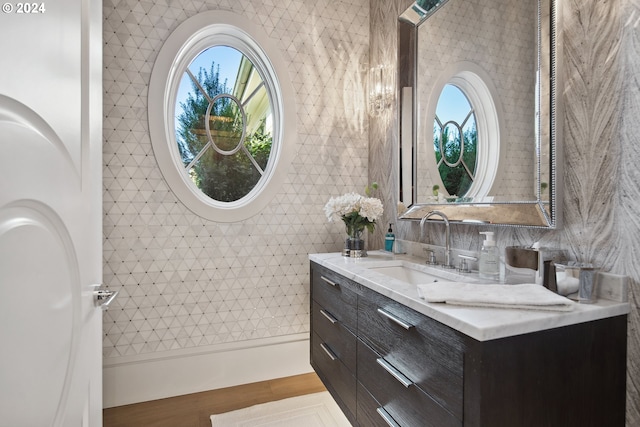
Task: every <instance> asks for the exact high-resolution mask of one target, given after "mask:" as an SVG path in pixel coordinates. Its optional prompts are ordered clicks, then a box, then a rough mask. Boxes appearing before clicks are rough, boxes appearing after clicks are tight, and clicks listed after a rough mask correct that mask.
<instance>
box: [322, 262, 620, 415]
mask: <svg viewBox="0 0 640 427" xmlns="http://www.w3.org/2000/svg"><path fill="white" fill-rule="evenodd" d="M310 260H311V350H310V353H311V365H312V366H313V368H314V369H315V370H316V372H317V373H318V375H319V377H320V378H321V379H322V381H323V383H324V384H325V386H326V387H327V389H328V390H329V391H330V392H331V394H332V395H333V397H334V398H335V400H336V402H337V403H338V404H339V405H340V407H341V408H342V410H343V411H344V413H345V414H346V416H347V417H348V418H349V420H350V421H351V423H352V424H353V425H355V426H357V425H360V426H386V425H391V426H395V425H399V426H437V427H442V426H462V425H464V426H563V427H564V426H589V425H591V426H601V425H607V426H624V424H625V398H626V396H625V393H626V387H625V380H626V347H627V345H626V337H627V333H626V332H627V314H628V312H629V304H628V303H625V302H618V301H607V300H603V299H600V300H599V301H598V303H596V304H592V305H580V304H576V306H575V309H574V310H572V311H570V312H562V313H561V312H545V311H539V310H535V311H534V310H518V309H492V308H480V307H462V306H452V305H447V304H429V303H426V302H425V301H424V300H421V299H420V298H419V296H418V293H417V287H416V284H415V283H410V282H411V279H407V280H406V281H405V280H400V279H397V278H393V277H391V276H387V275H385V274H383V273H381V272H382V271H384V270H383V269H378V268H377V266H387V267H388V266H394V265H395V266H407V265H409V264H412V265H418V264H413V261H416V260H409V259H408V258H406V257H405V258H403V257H401V256H393V255H390V256H388V255H383V254H375V253H373V254H371V255H370V256H369V257H367V258H362V259H350V258H343V257H342V256H341V255H340V254H317V255H310ZM419 268H420V269H421V270H422V272H421V274H422V273H425V272H426V273H432V274H434V276H437V277H439V278H440V279H439V280H441V281H447V280H452V281H454V280H455V281H460V280H461V279H463V278H465V277H461V276H459V275H456V274H453V273H451V272H450V271H436V270H437V269H433V268H432V271H430V270H429V267H427V266H419ZM424 277H427V276H424ZM415 280H420V279H415ZM466 280H467V281H471V282H473V281H474V280H475V279H474V278H473V277H471V276H467V277H466ZM478 286H482V285H481V284H480V283H479V284H478Z"/></svg>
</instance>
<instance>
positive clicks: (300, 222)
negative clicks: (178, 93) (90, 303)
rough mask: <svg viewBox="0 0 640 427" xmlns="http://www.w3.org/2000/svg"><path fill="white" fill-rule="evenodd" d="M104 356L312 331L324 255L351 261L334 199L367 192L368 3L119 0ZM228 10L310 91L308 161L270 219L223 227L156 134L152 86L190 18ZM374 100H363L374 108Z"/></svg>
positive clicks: (301, 116)
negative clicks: (185, 184) (172, 185)
mask: <svg viewBox="0 0 640 427" xmlns="http://www.w3.org/2000/svg"><path fill="white" fill-rule="evenodd" d="M103 8H104V27H103V31H104V75H103V79H104V115H105V117H104V150H103V151H104V196H103V200H104V282H105V283H107V284H109V287H110V288H111V289H114V290H119V291H120V295H119V297H118V299H117V300H116V301H114V303H113V305H112V306H111V308H110V309H109V310H108V311H107V312H106V313H105V316H104V342H103V345H104V356H105V358H107V359H110V360H115V359H117V358H118V357H123V356H132V355H141V356H144V355H145V354H152V353H158V352H163V351H168V350H177V349H189V348H197V347H202V346H208V345H215V344H224V343H231V342H236V341H246V340H253V339H260V338H269V337H277V336H284V335H288V334H296V333H300V332H307V331H308V330H309V311H308V299H309V285H308V282H309V277H308V275H309V273H308V270H309V265H308V257H307V255H308V254H309V253H312V252H326V251H337V250H339V248H340V245H341V243H342V239H343V234H344V230H343V227H341V226H340V224H330V223H327V220H326V218H325V217H324V213H323V210H322V208H323V206H324V204H325V203H326V201H327V200H328V198H329V197H330V196H333V195H339V194H342V193H344V192H347V191H353V190H355V191H359V190H360V189H363V188H364V186H365V185H366V183H367V159H368V151H367V150H368V148H367V146H368V139H367V137H368V129H367V126H368V123H367V120H366V115H365V114H364V111H363V109H364V106H365V103H364V95H365V92H364V85H363V80H364V75H363V71H364V70H366V69H367V65H366V64H367V63H368V45H369V2H368V1H367V0H350V1H335V0H320V1H317V0H313V1H312V0H282V1H279V2H272V1H260V2H256V1H253V0H234V1H229V0H210V1H204V0H180V1H171V0H165V1H138V0H105V1H104V2H103ZM211 9H222V10H230V11H233V12H235V13H238V14H242V15H244V16H246V17H247V18H249V19H250V20H251V21H253V22H255V24H256V25H260V26H262V27H263V29H264V30H265V31H266V32H267V33H268V34H269V35H270V37H271V38H272V39H275V40H276V41H277V42H278V44H279V46H280V48H281V52H282V55H283V57H284V59H285V61H287V62H288V63H289V76H288V77H289V78H290V79H291V81H292V83H293V87H294V90H295V94H296V107H297V123H296V125H297V129H298V135H299V141H298V145H297V150H298V152H297V153H296V157H295V160H294V161H293V164H292V165H291V167H290V170H289V173H288V178H287V180H286V182H285V184H284V185H283V187H282V189H281V190H280V192H279V193H278V195H277V196H276V197H275V198H274V200H273V201H272V202H271V203H270V204H269V205H268V206H267V207H266V208H265V209H264V210H263V211H262V212H261V213H260V214H258V215H256V216H254V217H252V218H250V219H248V220H246V221H243V222H238V223H232V224H227V223H214V222H211V221H208V220H204V219H202V218H200V217H198V216H197V215H195V214H193V213H192V212H191V211H189V210H188V209H186V208H185V207H184V206H183V205H182V204H181V203H180V202H179V201H178V199H177V198H176V197H175V196H174V195H173V194H172V193H171V191H170V190H169V188H168V186H167V185H166V183H165V182H164V180H163V178H162V175H161V173H160V171H159V169H158V166H157V163H156V161H155V158H154V155H153V151H152V149H151V142H150V140H149V134H148V123H147V108H146V107H147V88H148V82H149V76H150V73H151V70H152V68H153V63H154V60H155V57H156V55H157V53H158V51H159V50H160V48H161V46H162V43H163V41H164V40H166V38H167V37H168V36H169V34H170V33H171V31H172V30H173V29H175V28H176V27H177V26H178V25H179V24H180V23H181V22H183V21H184V20H185V19H187V18H189V17H191V16H193V15H195V14H197V13H198V12H201V11H205V10H211ZM360 101H361V102H360Z"/></svg>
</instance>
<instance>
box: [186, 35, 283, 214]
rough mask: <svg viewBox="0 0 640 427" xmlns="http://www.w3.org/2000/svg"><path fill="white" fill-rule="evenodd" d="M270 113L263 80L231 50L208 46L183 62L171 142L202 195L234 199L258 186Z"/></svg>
mask: <svg viewBox="0 0 640 427" xmlns="http://www.w3.org/2000/svg"><path fill="white" fill-rule="evenodd" d="M271 112H272V108H271V102H270V99H269V95H268V93H267V88H266V86H265V82H264V79H263V78H262V76H261V75H260V72H259V70H258V69H257V68H256V67H255V66H254V64H253V63H252V62H251V60H250V59H249V58H247V57H246V56H245V55H243V54H242V53H241V52H239V51H238V50H237V49H235V48H232V47H229V46H214V47H210V48H208V49H206V50H205V51H203V52H202V53H200V54H199V55H198V56H197V57H196V58H194V60H193V61H192V62H191V64H189V67H188V68H187V70H186V71H185V72H184V74H183V76H182V79H181V81H180V86H179V88H178V96H177V99H176V109H175V123H176V143H177V146H178V150H179V153H180V158H181V161H182V163H183V165H184V168H185V172H186V173H187V174H188V175H189V177H190V179H191V180H192V181H193V183H194V184H195V185H196V186H197V187H198V188H199V189H200V190H201V191H202V192H203V193H204V194H206V195H207V196H208V197H211V198H212V199H213V200H216V201H219V202H234V201H237V200H240V199H242V198H243V197H245V196H246V195H247V194H249V193H250V192H251V190H253V188H254V187H255V186H256V185H257V184H258V182H259V181H260V179H261V178H262V176H263V175H264V174H265V171H266V169H267V167H268V165H269V158H270V153H271V148H272V144H273V135H272V132H273V115H272V113H271Z"/></svg>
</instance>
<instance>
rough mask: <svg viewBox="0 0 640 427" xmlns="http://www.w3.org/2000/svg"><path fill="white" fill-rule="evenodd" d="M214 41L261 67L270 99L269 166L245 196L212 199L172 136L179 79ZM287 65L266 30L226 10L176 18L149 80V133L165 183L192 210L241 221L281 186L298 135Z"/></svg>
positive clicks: (252, 213)
mask: <svg viewBox="0 0 640 427" xmlns="http://www.w3.org/2000/svg"><path fill="white" fill-rule="evenodd" d="M258 40H260V42H259V43H258ZM214 45H227V46H231V47H233V48H235V49H237V50H239V51H240V52H241V53H242V54H244V55H245V56H247V58H249V60H251V62H252V63H253V64H254V66H255V67H256V68H258V69H259V70H260V73H261V75H262V77H263V78H264V80H265V85H266V87H267V92H268V93H269V94H270V100H271V102H272V112H273V127H274V129H273V146H272V151H271V154H270V158H269V166H268V167H267V170H266V171H265V175H264V176H263V177H262V178H261V179H260V181H259V183H258V184H257V185H256V186H255V187H254V188H253V189H252V190H251V191H250V192H249V193H248V194H247V195H246V196H244V197H242V198H241V199H239V200H236V201H233V202H220V201H216V200H213V199H211V198H210V197H208V196H207V195H205V194H204V193H203V192H202V191H201V190H200V189H198V188H197V187H196V186H195V184H194V183H193V182H192V181H191V180H190V179H189V177H188V174H187V173H184V172H183V169H184V165H183V164H182V161H181V159H180V155H179V152H178V147H177V143H176V137H175V103H176V97H177V91H178V87H179V85H180V79H181V78H182V75H183V74H184V72H185V70H186V69H187V67H188V65H189V64H190V62H191V61H192V60H193V58H195V57H196V56H197V55H199V54H200V53H201V52H202V51H204V50H205V49H207V48H209V47H212V46H214ZM287 70H288V69H287V65H286V64H285V62H284V60H283V58H282V55H281V53H280V50H279V49H278V47H277V46H276V44H275V43H274V42H273V41H272V40H271V38H270V37H269V36H268V35H267V34H266V33H265V32H264V30H263V29H262V28H260V27H259V26H257V25H256V24H255V23H253V22H251V21H249V20H248V19H246V18H244V17H242V16H240V15H237V14H235V13H232V12H228V11H218V10H213V11H207V12H203V13H200V14H198V15H195V16H193V17H191V18H189V19H187V20H186V21H184V22H183V23H182V24H180V25H179V26H178V27H177V28H176V29H175V30H174V31H173V32H172V33H171V35H170V36H169V37H168V38H167V40H166V41H165V43H164V45H163V46H162V48H161V49H160V52H159V53H158V56H157V58H156V61H155V64H154V67H153V70H152V73H151V79H150V82H149V95H148V118H149V134H150V137H151V144H152V147H153V151H154V155H155V157H156V161H157V162H158V166H159V167H160V171H161V173H162V176H163V177H164V179H165V180H166V182H167V185H168V186H169V188H170V189H171V191H172V192H173V193H174V194H175V195H176V197H177V198H178V199H179V200H180V201H181V202H182V203H183V204H184V205H185V206H186V207H187V208H188V209H190V210H191V211H192V212H194V213H195V214H197V215H199V216H201V217H203V218H206V219H209V220H212V221H219V222H237V221H241V220H244V219H247V218H250V217H251V216H254V215H256V214H257V213H259V212H260V211H261V210H262V209H264V207H266V205H267V204H268V203H269V202H270V201H271V200H272V199H273V198H274V196H275V195H276V194H277V192H278V191H279V190H280V188H281V186H282V184H283V182H284V179H285V177H286V174H287V171H288V169H289V165H290V164H291V160H292V158H293V154H294V153H295V151H296V150H295V144H296V140H297V135H296V125H295V120H296V115H295V99H294V92H293V87H292V86H291V83H290V80H291V79H290V78H289V76H288V71H287Z"/></svg>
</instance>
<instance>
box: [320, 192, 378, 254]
mask: <svg viewBox="0 0 640 427" xmlns="http://www.w3.org/2000/svg"><path fill="white" fill-rule="evenodd" d="M377 188H378V184H377V183H375V182H374V183H372V184H371V186H367V187H366V188H365V194H366V197H365V196H362V195H360V194H358V193H347V194H344V195H342V196H340V197H332V198H330V199H329V201H328V202H327V204H326V205H325V206H324V212H325V214H326V215H327V219H328V220H329V221H330V222H333V220H334V219H336V218H340V219H342V221H343V222H344V224H345V226H346V229H347V236H348V237H347V240H346V242H345V249H344V251H343V255H344V256H350V257H352V258H359V257H362V256H367V252H366V248H365V245H364V239H363V238H362V232H363V231H364V229H365V228H366V229H367V230H368V231H369V233H373V231H374V230H375V226H376V220H377V219H378V218H380V217H381V216H382V213H383V206H382V202H381V201H380V199H378V198H375V197H369V196H371V192H372V190H376V189H377Z"/></svg>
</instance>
